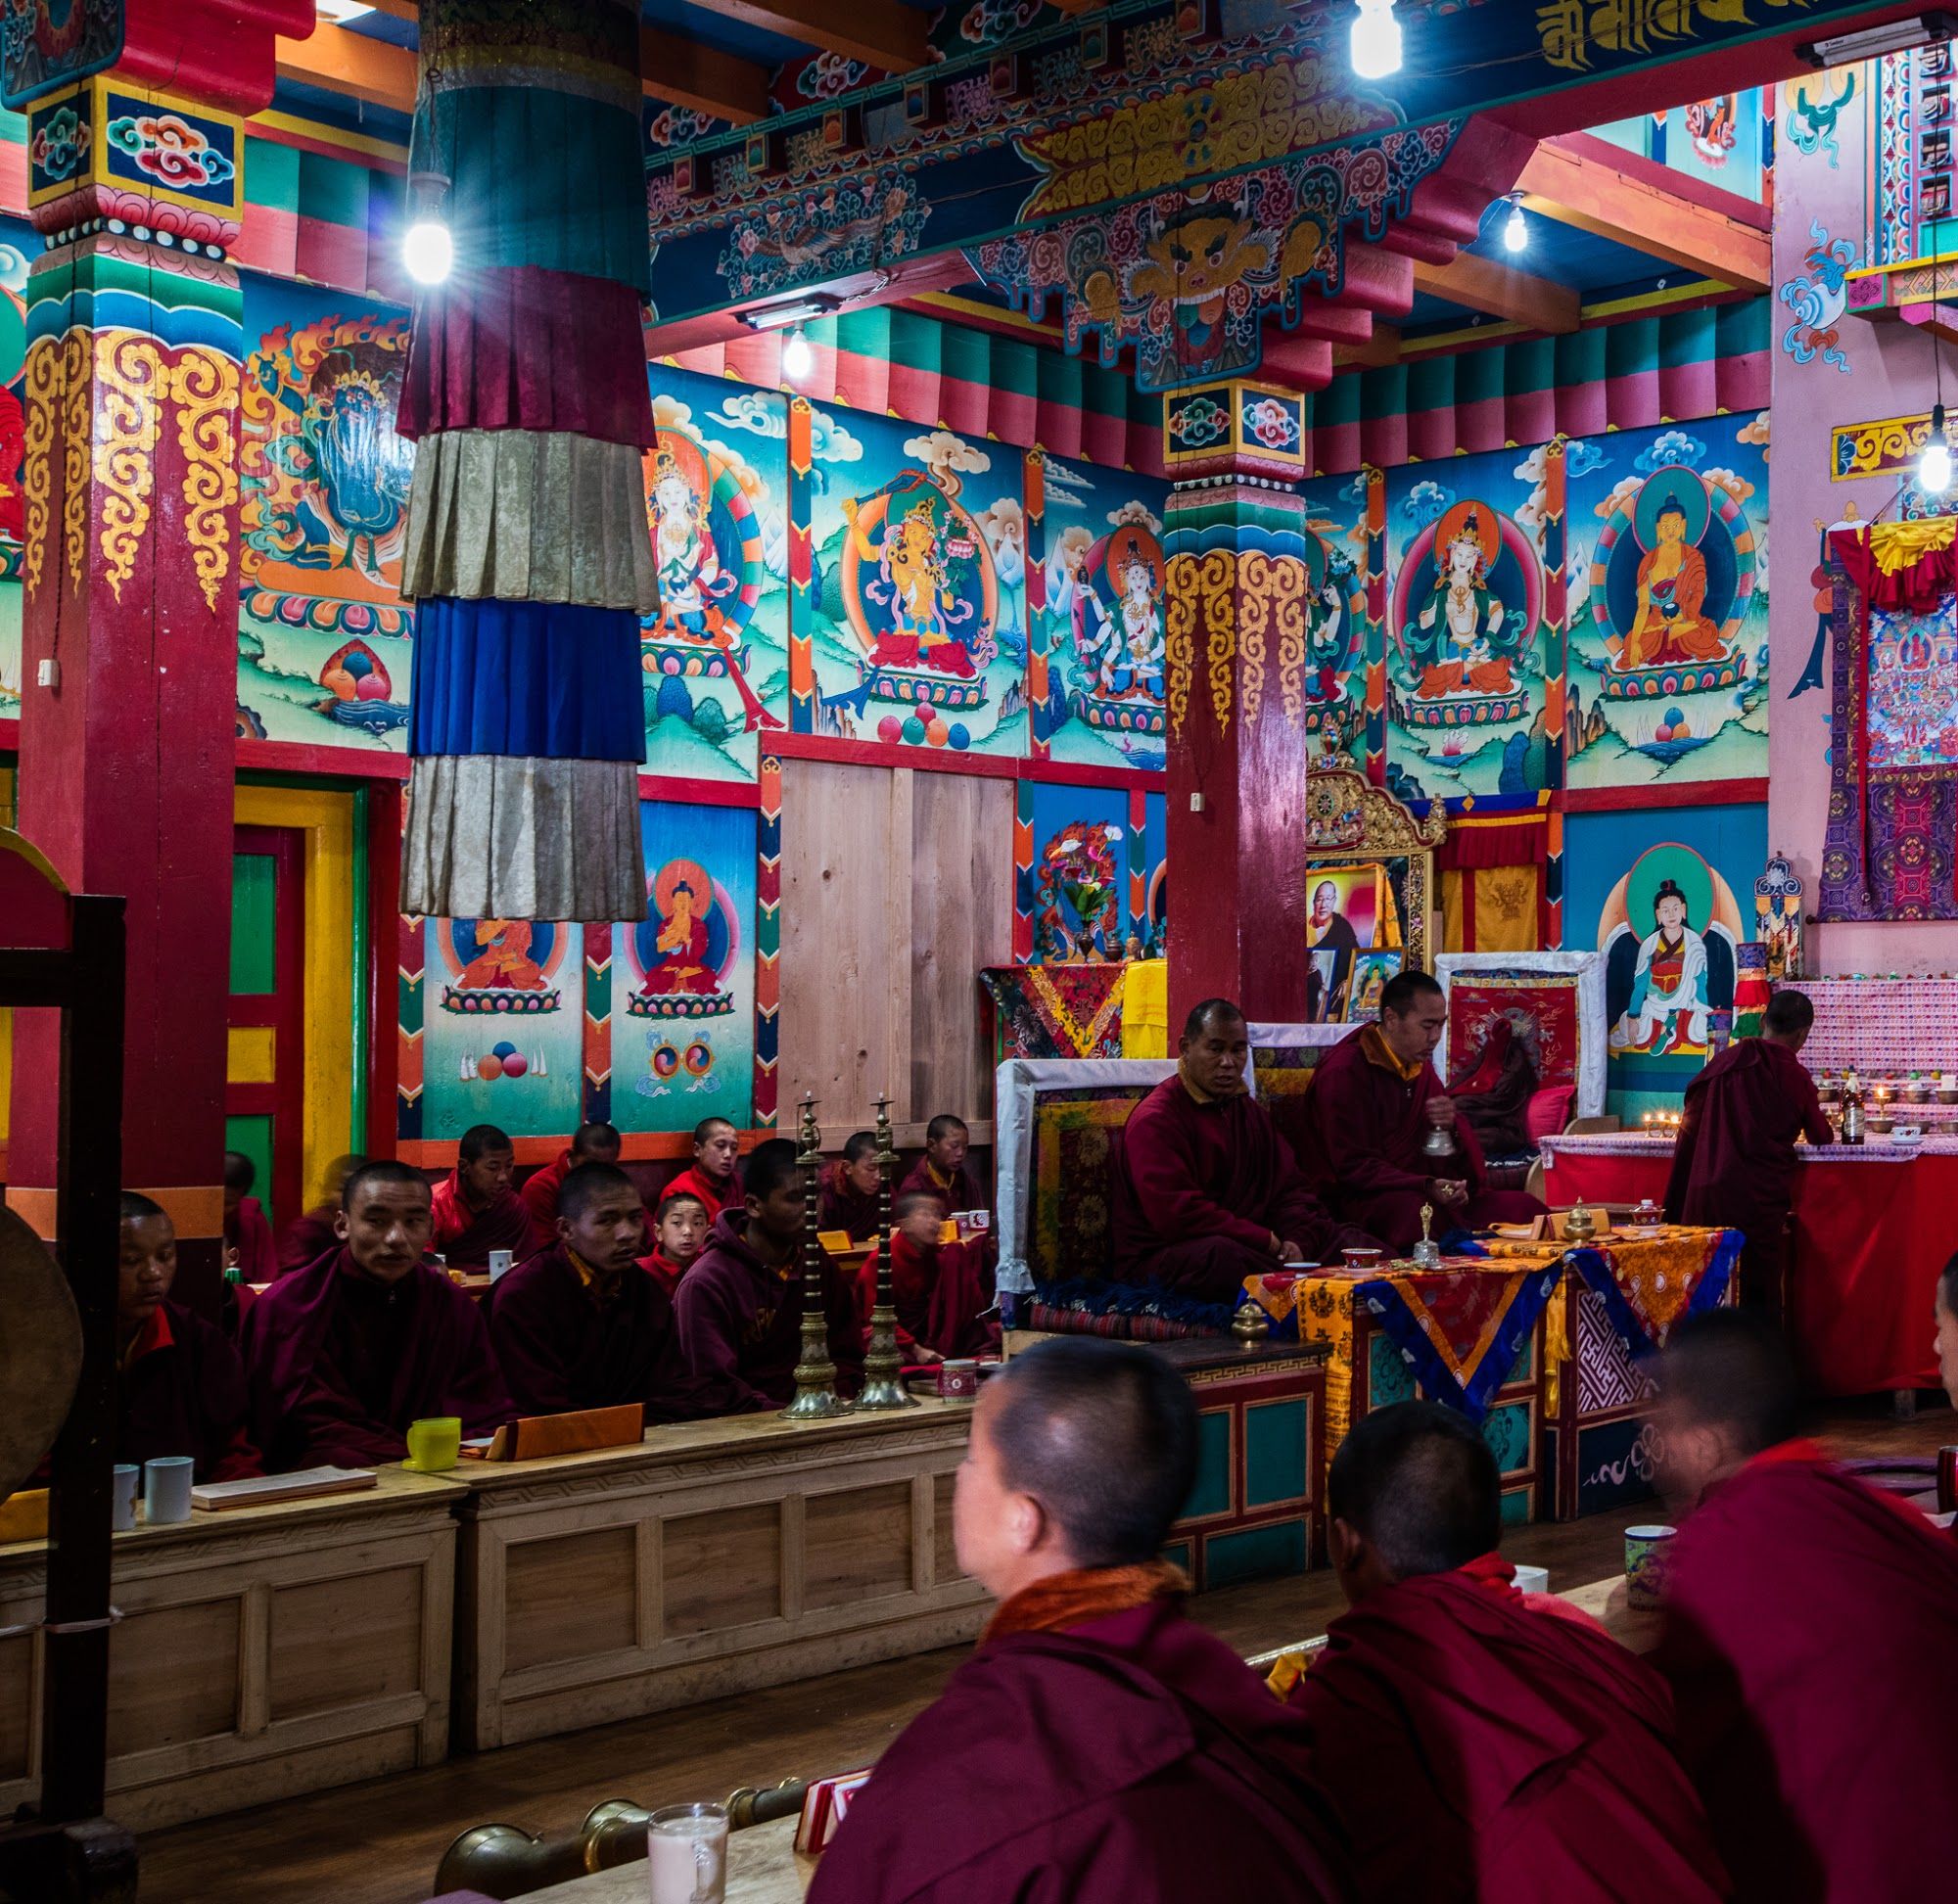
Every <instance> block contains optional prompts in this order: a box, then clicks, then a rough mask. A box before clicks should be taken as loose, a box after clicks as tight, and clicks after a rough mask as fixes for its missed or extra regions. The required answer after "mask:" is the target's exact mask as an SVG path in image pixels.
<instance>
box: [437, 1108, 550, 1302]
mask: <svg viewBox="0 0 1958 1904" xmlns="http://www.w3.org/2000/svg"><path fill="white" fill-rule="evenodd" d="M516 1173H517V1153H516V1151H515V1149H514V1148H513V1147H512V1145H511V1142H510V1139H509V1138H507V1137H505V1136H504V1135H503V1133H502V1132H501V1131H499V1130H498V1129H497V1128H496V1127H495V1125H493V1124H476V1125H472V1126H471V1127H470V1128H469V1129H468V1130H467V1131H465V1132H463V1134H462V1141H461V1142H460V1143H459V1144H457V1145H456V1158H455V1168H454V1169H453V1170H452V1171H450V1172H449V1174H448V1175H447V1176H446V1177H445V1178H444V1179H443V1181H442V1182H441V1183H440V1184H437V1185H436V1186H435V1194H434V1198H433V1202H432V1209H433V1213H434V1225H435V1228H434V1231H433V1233H432V1234H431V1236H430V1238H429V1248H430V1249H431V1250H432V1251H434V1253H435V1254H436V1255H437V1256H440V1257H441V1258H442V1260H443V1264H444V1265H445V1266H446V1267H447V1268H449V1269H451V1270H475V1271H478V1272H481V1271H483V1270H487V1269H488V1268H489V1257H490V1254H491V1252H492V1251H495V1250H499V1249H507V1250H508V1251H509V1252H510V1254H511V1256H512V1257H513V1258H517V1259H521V1258H523V1257H526V1256H528V1255H529V1254H530V1253H531V1213H530V1212H529V1211H528V1210H527V1209H525V1207H524V1200H523V1198H522V1197H520V1196H519V1195H518V1194H517V1192H516V1191H515V1189H513V1188H512V1187H511V1184H512V1183H513V1180H514V1179H515V1177H516Z"/></svg>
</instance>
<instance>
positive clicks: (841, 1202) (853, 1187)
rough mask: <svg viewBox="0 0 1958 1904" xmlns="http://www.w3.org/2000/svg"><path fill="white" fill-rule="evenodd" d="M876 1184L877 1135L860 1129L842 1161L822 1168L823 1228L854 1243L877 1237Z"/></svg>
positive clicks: (820, 1210) (819, 1212)
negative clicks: (844, 1235)
mask: <svg viewBox="0 0 1958 1904" xmlns="http://www.w3.org/2000/svg"><path fill="white" fill-rule="evenodd" d="M877 1184H878V1177H877V1138H876V1136H875V1134H874V1133H873V1132H869V1131H859V1132H858V1133H857V1134H856V1135H855V1136H854V1137H853V1138H851V1139H850V1141H849V1142H848V1143H846V1144H845V1145H844V1146H843V1159H842V1161H841V1162H840V1163H834V1164H829V1165H827V1166H825V1167H824V1169H823V1173H822V1184H821V1201H820V1202H819V1203H818V1204H817V1206H816V1213H817V1216H818V1218H819V1220H820V1223H821V1226H822V1228H823V1229H824V1230H841V1231H844V1233H845V1234H846V1235H848V1236H849V1237H850V1238H851V1240H852V1241H853V1242H864V1241H867V1240H868V1239H869V1238H870V1237H872V1236H874V1235H875V1234H876V1233H877ZM961 1207H963V1206H961Z"/></svg>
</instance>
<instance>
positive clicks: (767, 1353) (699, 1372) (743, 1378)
mask: <svg viewBox="0 0 1958 1904" xmlns="http://www.w3.org/2000/svg"><path fill="white" fill-rule="evenodd" d="M802 1220H803V1208H802V1180H801V1178H800V1176H799V1174H798V1172H797V1169H796V1150H795V1145H794V1144H792V1143H790V1142H788V1141H787V1139H786V1138H769V1140H768V1141H767V1142H766V1143H761V1144H757V1145H756V1147H755V1151H754V1154H753V1155H752V1156H751V1157H750V1158H749V1159H748V1184H747V1193H746V1208H745V1209H744V1210H741V1211H734V1210H724V1211H723V1212H722V1214H721V1216H720V1217H719V1218H717V1219H716V1221H715V1225H714V1229H713V1231H711V1232H710V1234H709V1237H708V1245H707V1248H706V1249H705V1250H704V1251H702V1253H701V1256H700V1260H699V1261H698V1262H697V1263H695V1264H694V1266H693V1268H692V1269H690V1270H689V1271H687V1273H686V1275H685V1277H683V1278H682V1279H681V1281H680V1285H679V1293H678V1295H677V1296H676V1297H675V1299H674V1308H675V1311H676V1314H677V1315H678V1318H679V1340H680V1349H681V1352H682V1353H683V1354H684V1355H685V1357H686V1365H687V1368H688V1370H690V1371H691V1372H692V1373H693V1374H694V1375H695V1376H697V1377H699V1378H700V1379H702V1380H705V1381H711V1382H713V1383H715V1384H716V1385H717V1387H718V1388H720V1389H721V1390H722V1391H723V1392H724V1393H725V1394H726V1396H727V1398H728V1399H727V1412H728V1413H730V1414H733V1413H740V1412H743V1411H749V1410H755V1409H769V1408H781V1407H783V1406H785V1405H786V1404H787V1403H788V1402H789V1401H790V1400H791V1399H792V1398H793V1396H794V1395H795V1366H796V1363H797V1362H798V1361H799V1360H800V1357H801V1349H802V1311H803V1266H802V1243H803V1233H802V1230H803V1221H802ZM823 1295H824V1303H825V1310H826V1316H825V1320H826V1322H827V1324H828V1331H829V1353H830V1357H831V1359H832V1360H833V1361H834V1362H835V1363H836V1365H837V1370H838V1371H839V1379H840V1380H841V1381H842V1382H843V1385H844V1387H845V1390H846V1392H847V1391H848V1390H850V1389H854V1388H855V1387H856V1385H857V1382H858V1380H859V1378H860V1377H861V1375H862V1363H863V1352H862V1340H861V1336H860V1333H859V1329H860V1324H859V1321H858V1314H857V1294H856V1291H855V1289H854V1288H852V1287H851V1286H849V1285H848V1284H846V1283H845V1282H844V1281H843V1279H842V1278H841V1277H838V1276H837V1275H836V1274H835V1273H834V1271H833V1270H832V1269H830V1268H829V1266H828V1265H827V1264H826V1263H825V1265H824V1269H823Z"/></svg>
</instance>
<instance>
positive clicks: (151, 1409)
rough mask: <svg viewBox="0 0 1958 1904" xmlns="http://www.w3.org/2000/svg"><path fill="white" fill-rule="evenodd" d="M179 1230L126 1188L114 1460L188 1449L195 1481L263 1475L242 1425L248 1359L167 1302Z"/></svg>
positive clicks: (214, 1330) (151, 1458) (153, 1456)
mask: <svg viewBox="0 0 1958 1904" xmlns="http://www.w3.org/2000/svg"><path fill="white" fill-rule="evenodd" d="M176 1273H177V1232H176V1226H175V1225H174V1224H172V1223H171V1221H170V1219H169V1217H168V1215H167V1214H166V1213H165V1211H164V1210H163V1206H162V1205H161V1204H158V1203H154V1202H152V1201H151V1200H150V1198H148V1197H147V1196H139V1195H137V1194H136V1193H135V1192H133V1191H124V1192H123V1196H122V1246H121V1256H120V1280H119V1282H118V1284H117V1301H116V1348H117V1384H116V1459H117V1461H118V1462H129V1463H143V1462H147V1461H155V1460H157V1459H159V1458H161V1457H163V1456H166V1455H188V1456H190V1458H191V1460H192V1462H193V1463H195V1466H194V1467H193V1469H192V1473H193V1475H194V1477H195V1478H196V1479H197V1480H199V1481H237V1480H243V1479H245V1478H247V1477H248V1476H251V1475H254V1474H259V1473H262V1472H263V1471H264V1470H263V1469H262V1467H261V1466H260V1465H259V1462H258V1451H257V1449H256V1447H255V1446H254V1445H253V1442H252V1437H251V1434H250V1432H249V1431H248V1428H247V1425H246V1423H247V1417H248V1415H249V1413H250V1410H249V1406H248V1398H247V1395H246V1389H245V1365H244V1364H243V1363H242V1362H241V1361H239V1359H238V1351H237V1350H236V1349H234V1348H233V1347H232V1346H231V1344H230V1342H229V1341H227V1340H226V1339H225V1336H224V1334H223V1331H222V1330H220V1329H217V1328H214V1327H213V1326H212V1325H211V1324H210V1323H207V1322H206V1321H205V1320H204V1318H203V1317H202V1316H199V1315H196V1314H194V1313H193V1312H192V1311H190V1310H188V1309H186V1308H184V1307H183V1305H182V1304H181V1303H174V1302H171V1301H170V1299H169V1295H170V1285H171V1284H172V1283H173V1282H174V1281H175V1279H176Z"/></svg>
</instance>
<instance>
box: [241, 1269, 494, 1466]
mask: <svg viewBox="0 0 1958 1904" xmlns="http://www.w3.org/2000/svg"><path fill="white" fill-rule="evenodd" d="M245 1367H246V1372H247V1374H248V1375H249V1377H250V1379H251V1385H252V1410H253V1419H254V1421H255V1423H256V1433H257V1440H258V1445H259V1447H260V1448H261V1449H262V1450H263V1451H264V1454H265V1461H266V1466H267V1467H268V1469H269V1470H270V1471H271V1472H272V1473H275V1474H279V1473H284V1472H285V1471H287V1470H288V1469H290V1468H295V1467H321V1466H324V1467H367V1466H373V1465H374V1464H376V1463H383V1462H397V1461H399V1460H401V1458H402V1457H403V1456H404V1455H405V1454H406V1452H407V1442H406V1435H407V1430H408V1425H409V1423H410V1422H414V1421H421V1420H426V1419H428V1418H429V1417H431V1416H450V1415H453V1416H460V1417H461V1419H462V1432H463V1433H464V1435H466V1436H474V1435H485V1434H490V1433H493V1432H494V1431H495V1429H496V1428H498V1427H499V1426H500V1425H501V1424H502V1423H503V1422H505V1421H507V1420H509V1419H510V1418H511V1416H512V1415H513V1414H514V1411H513V1410H512V1409H511V1407H510V1397H509V1394H508V1392H507V1391H506V1389H505V1388H504V1386H503V1377H502V1375H501V1373H500V1372H499V1371H498V1370H497V1367H496V1358H495V1355H494V1353H493V1352H492V1351H491V1349H490V1347H489V1330H488V1328H486V1327H485V1325H484V1322H483V1318H482V1316H481V1315H480V1314H479V1313H478V1311H477V1307H476V1303H475V1301H474V1300H473V1298H471V1297H470V1296H468V1295H465V1294H464V1293H463V1291H462V1290H460V1289H458V1288H457V1287H456V1286H455V1284H454V1283H452V1282H451V1281H449V1279H448V1277H445V1276H443V1274H442V1272H441V1271H440V1270H437V1269H434V1268H432V1267H431V1266H429V1265H428V1264H426V1263H421V1264H417V1265H416V1266H415V1268H414V1269H413V1270H411V1271H410V1272H409V1273H408V1275H407V1276H405V1277H402V1279H401V1280H400V1281H399V1282H396V1283H393V1284H384V1283H380V1282H376V1281H374V1280H373V1279H372V1278H370V1277H365V1276H363V1275H362V1274H361V1273H360V1272H359V1270H357V1269H356V1268H355V1267H354V1264H353V1258H352V1256H351V1254H350V1252H349V1251H348V1250H347V1249H346V1248H345V1247H344V1246H343V1247H341V1248H338V1249H336V1250H334V1251H333V1252H332V1253H331V1254H329V1255H326V1256H322V1257H321V1258H320V1259H319V1261H318V1262H317V1263H314V1264H312V1265H310V1266H309V1267H308V1268H306V1269H303V1270H296V1271H294V1272H293V1274H292V1275H291V1276H283V1277H280V1278H279V1279H278V1281H276V1282H275V1283H273V1284H272V1286H271V1287H270V1288H269V1289H267V1290H266V1291H265V1293H264V1294H263V1295H262V1296H261V1297H259V1299H258V1300H257V1301H256V1303H254V1304H253V1305H252V1308H251V1310H250V1312H249V1313H248V1314H247V1316H246V1318H245Z"/></svg>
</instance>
